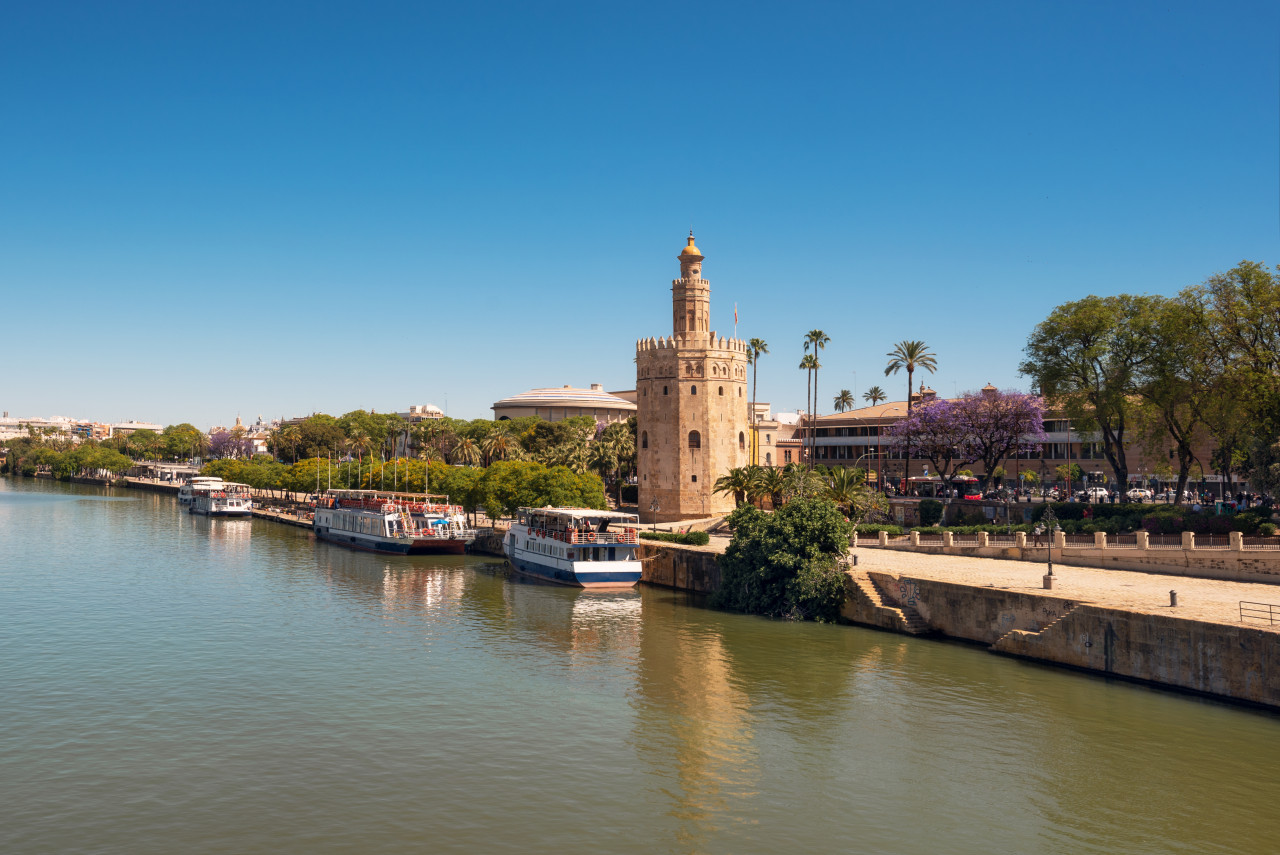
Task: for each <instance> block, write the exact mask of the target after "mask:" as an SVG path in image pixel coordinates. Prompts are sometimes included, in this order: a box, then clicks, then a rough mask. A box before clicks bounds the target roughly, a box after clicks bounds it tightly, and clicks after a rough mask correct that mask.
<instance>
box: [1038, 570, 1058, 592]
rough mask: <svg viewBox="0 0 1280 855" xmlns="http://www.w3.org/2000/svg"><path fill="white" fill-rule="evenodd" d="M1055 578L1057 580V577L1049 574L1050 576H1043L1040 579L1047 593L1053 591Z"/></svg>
mask: <svg viewBox="0 0 1280 855" xmlns="http://www.w3.org/2000/svg"><path fill="white" fill-rule="evenodd" d="M1054 578H1056V577H1055V576H1054V575H1053V574H1052V573H1050V574H1048V575H1046V576H1041V577H1040V581H1041V583H1042V584H1043V585H1044V589H1045V590H1046V591H1052V590H1053V580H1054Z"/></svg>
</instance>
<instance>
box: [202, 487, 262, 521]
mask: <svg viewBox="0 0 1280 855" xmlns="http://www.w3.org/2000/svg"><path fill="white" fill-rule="evenodd" d="M188 512H189V513H193V514H204V515H205V516H208V517H247V516H251V515H252V512H253V496H252V495H250V492H249V485H248V484H237V483H236V482H235V481H219V482H218V483H217V484H199V485H197V486H195V487H192V488H191V507H190V508H189V510H188Z"/></svg>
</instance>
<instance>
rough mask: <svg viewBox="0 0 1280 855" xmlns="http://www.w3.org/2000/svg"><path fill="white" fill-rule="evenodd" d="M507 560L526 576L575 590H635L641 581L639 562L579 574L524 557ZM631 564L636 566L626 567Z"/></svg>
mask: <svg viewBox="0 0 1280 855" xmlns="http://www.w3.org/2000/svg"><path fill="white" fill-rule="evenodd" d="M507 558H508V560H509V561H510V562H511V566H512V567H514V568H515V569H516V571H517V572H519V573H522V574H524V575H525V576H531V577H533V578H535V579H541V580H542V581H544V582H553V583H555V584H557V585H568V586H570V587H573V588H588V589H590V590H608V589H619V588H634V587H635V585H636V583H637V582H639V581H640V562H638V561H635V562H631V561H628V562H625V564H623V562H618V564H620V565H622V566H618V567H611V568H609V569H608V570H602V571H599V572H594V571H590V572H589V571H586V570H584V571H582V572H577V571H576V570H574V569H572V568H565V567H556V566H553V565H550V564H544V563H542V562H540V561H536V560H534V559H531V558H529V557H528V556H524V555H508V556H507ZM630 564H634V565H635V566H634V567H630V566H626V565H630Z"/></svg>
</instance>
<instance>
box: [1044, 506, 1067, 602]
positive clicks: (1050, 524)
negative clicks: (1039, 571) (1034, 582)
mask: <svg viewBox="0 0 1280 855" xmlns="http://www.w3.org/2000/svg"><path fill="white" fill-rule="evenodd" d="M1040 523H1041V524H1042V525H1043V526H1044V527H1045V531H1047V532H1048V533H1049V572H1048V573H1046V574H1045V576H1044V587H1045V588H1046V589H1051V588H1053V541H1054V539H1055V538H1056V537H1057V533H1058V532H1060V531H1062V527H1061V526H1059V525H1058V517H1057V516H1056V515H1055V514H1054V512H1053V505H1049V508H1048V510H1046V511H1045V512H1044V516H1043V517H1041V518H1040Z"/></svg>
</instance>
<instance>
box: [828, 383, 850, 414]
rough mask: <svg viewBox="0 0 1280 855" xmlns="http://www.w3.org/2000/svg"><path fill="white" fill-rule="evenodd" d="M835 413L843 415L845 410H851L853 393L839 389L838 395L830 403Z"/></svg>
mask: <svg viewBox="0 0 1280 855" xmlns="http://www.w3.org/2000/svg"><path fill="white" fill-rule="evenodd" d="M831 405H832V406H833V407H835V409H836V412H837V413H843V412H844V411H845V410H852V409H853V393H852V392H850V391H849V390H848V389H841V390H840V394H839V395H836V397H835V400H834V401H832V402H831Z"/></svg>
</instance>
